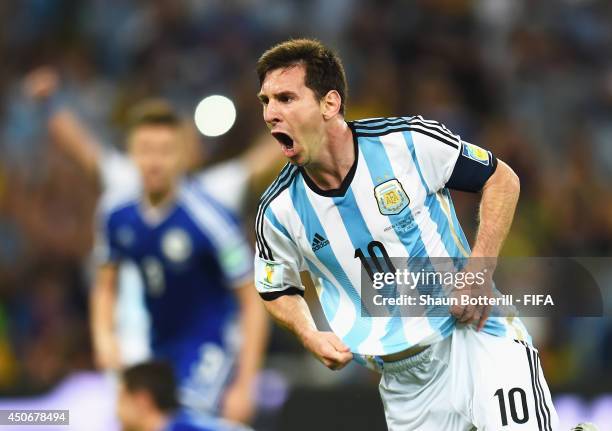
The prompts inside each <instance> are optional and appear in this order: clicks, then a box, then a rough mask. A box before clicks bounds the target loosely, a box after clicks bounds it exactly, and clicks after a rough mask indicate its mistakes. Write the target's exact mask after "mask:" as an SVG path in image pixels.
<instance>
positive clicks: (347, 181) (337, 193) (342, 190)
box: [298, 121, 359, 198]
mask: <svg viewBox="0 0 612 431" xmlns="http://www.w3.org/2000/svg"><path fill="white" fill-rule="evenodd" d="M346 124H347V125H348V126H349V128H350V129H351V134H352V135H353V148H354V151H355V160H354V161H353V165H352V166H351V168H350V169H349V171H348V173H347V174H346V176H345V177H344V179H343V180H342V182H341V183H340V187H338V188H337V189H330V190H323V189H321V188H320V187H319V186H317V185H316V184H315V182H314V181H313V180H312V179H311V178H310V177H309V176H308V174H307V173H306V169H304V168H303V167H301V166H299V167H298V169H299V171H300V172H301V174H302V178H304V182H305V183H306V185H307V186H308V188H309V189H310V190H312V191H313V192H314V193H316V194H318V195H321V196H325V197H330V198H333V197H343V196H344V195H345V194H346V191H347V190H348V188H349V187H350V185H351V182H352V181H353V177H354V176H355V172H356V171H357V163H358V162H359V147H358V145H357V133H355V129H354V128H353V122H352V121H347V123H346Z"/></svg>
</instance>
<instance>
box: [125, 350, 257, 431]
mask: <svg viewBox="0 0 612 431" xmlns="http://www.w3.org/2000/svg"><path fill="white" fill-rule="evenodd" d="M117 413H118V416H119V421H120V422H121V426H122V429H124V430H127V431H248V429H247V428H246V427H243V426H240V425H235V424H232V423H230V422H227V421H224V420H222V419H218V418H214V417H210V418H205V419H202V418H201V417H199V418H195V417H192V416H191V415H190V414H189V412H187V411H184V410H182V409H181V408H180V404H179V402H178V398H177V387H176V379H175V377H174V372H173V371H172V367H170V366H169V365H168V364H167V363H164V362H158V361H152V362H146V363H141V364H137V365H134V366H131V367H129V368H127V369H125V370H124V371H122V372H121V379H120V382H119V397H118V399H117Z"/></svg>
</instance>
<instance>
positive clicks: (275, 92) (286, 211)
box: [255, 39, 558, 431]
mask: <svg viewBox="0 0 612 431" xmlns="http://www.w3.org/2000/svg"><path fill="white" fill-rule="evenodd" d="M257 73H258V76H259V80H260V84H261V88H260V91H259V94H258V97H259V100H260V101H261V104H262V107H263V117H264V120H265V122H266V124H267V125H268V127H269V129H270V132H271V134H272V135H273V136H274V137H275V138H276V139H277V140H278V142H279V143H280V148H281V151H282V152H283V154H284V155H285V157H287V159H288V160H289V163H288V164H287V165H286V167H285V168H284V169H283V170H282V171H281V173H280V174H279V176H278V178H277V179H276V180H275V181H274V182H273V183H272V185H271V186H270V187H269V188H268V190H267V191H266V192H265V193H264V194H263V196H262V197H261V200H260V204H259V210H258V215H257V220H256V233H257V250H256V256H255V266H256V267H255V282H256V287H257V289H258V291H259V293H260V295H261V297H262V298H263V299H264V302H265V305H266V308H267V309H268V311H269V312H270V313H271V314H272V316H273V317H274V318H275V319H276V320H277V321H278V322H280V323H281V324H282V325H284V326H286V327H287V328H289V329H290V330H291V331H292V332H294V333H295V335H296V336H297V337H298V338H299V340H300V341H301V342H302V343H303V345H304V347H305V348H306V349H308V350H309V351H311V352H312V354H313V355H314V356H315V357H317V358H318V359H319V360H320V361H321V362H322V363H323V364H325V365H326V366H327V367H329V368H331V369H340V368H342V367H344V366H345V365H346V364H347V363H348V362H349V361H350V360H351V359H352V358H355V359H357V360H359V361H364V359H365V360H367V361H368V362H369V363H371V364H373V365H375V366H376V367H377V368H378V369H380V370H381V371H382V378H381V381H380V385H379V389H380V394H381V397H382V400H383V405H384V408H385V415H386V419H387V424H388V427H389V429H390V430H392V431H395V430H419V431H427V430H432V431H434V430H435V431H440V430H444V431H455V430H457V431H458V430H471V429H473V428H474V427H476V428H477V429H478V430H500V429H504V430H506V429H508V430H510V429H521V430H554V429H556V427H557V423H558V419H557V414H556V412H555V409H554V406H553V405H552V402H551V397H550V393H549V390H548V387H547V384H546V381H545V380H544V376H543V373H542V370H541V367H540V359H539V357H538V353H537V350H536V349H535V348H534V347H533V346H532V344H531V338H530V337H529V335H528V334H527V331H526V330H525V327H524V326H523V324H522V323H521V321H520V320H519V319H518V318H512V317H508V318H505V317H499V316H497V317H490V318H488V314H489V310H488V309H487V308H486V307H483V306H465V307H463V306H455V307H453V308H452V309H451V310H450V311H451V312H452V314H450V313H449V314H448V315H447V316H441V317H430V316H429V315H424V316H422V317H406V316H402V315H392V316H388V317H371V316H369V315H368V314H367V313H363V312H362V308H361V299H362V297H361V291H360V288H361V267H362V266H364V270H366V271H367V270H368V268H367V266H368V265H370V262H371V261H376V260H377V259H378V260H380V259H383V258H387V257H389V256H393V257H403V258H404V260H407V259H406V258H438V257H439V258H453V259H454V258H467V257H469V259H468V263H467V265H466V267H478V266H479V263H478V260H479V259H478V258H479V257H486V258H489V259H491V258H493V260H494V259H495V258H496V257H497V256H498V254H499V251H500V248H501V246H502V243H503V240H504V238H505V237H506V235H507V233H508V230H509V228H510V225H511V221H512V218H513V213H514V209H515V206H516V202H517V200H518V196H519V180H518V178H517V176H516V175H515V174H514V172H513V171H512V170H511V168H510V167H509V166H508V165H507V164H505V163H504V162H502V161H501V160H498V159H496V158H495V156H493V155H492V154H491V153H490V152H489V151H486V150H484V149H482V148H480V147H477V146H475V145H472V144H470V143H468V142H465V141H462V140H461V139H460V138H459V137H458V136H457V135H454V134H453V133H451V132H450V131H449V130H448V129H447V128H446V127H444V126H443V125H441V124H439V123H437V122H435V121H428V120H425V119H423V118H421V117H420V116H411V117H394V118H372V119H366V120H360V121H354V122H346V121H345V119H344V112H345V103H346V94H347V90H346V80H345V74H344V70H343V67H342V64H341V61H340V59H339V58H338V57H337V56H336V55H335V54H334V53H333V52H332V51H331V50H329V49H328V48H327V47H325V46H324V45H322V44H321V43H319V42H318V41H314V40H308V39H298V40H289V41H286V42H284V43H281V44H279V45H277V46H275V47H273V48H271V49H270V50H268V51H266V52H265V53H264V54H263V55H262V56H261V57H260V59H259V61H258V63H257ZM449 189H458V190H464V191H471V192H479V193H481V201H480V222H479V229H478V234H477V236H476V239H475V242H474V246H473V248H472V250H471V251H470V246H469V244H468V242H467V240H466V238H465V236H464V234H463V232H462V230H461V227H460V225H459V222H458V220H457V218H456V216H455V211H454V209H453V204H452V202H451V199H450V193H449ZM368 259H371V260H368ZM300 271H309V272H310V274H311V275H312V278H313V279H314V280H315V281H316V282H317V284H318V286H317V293H318V295H319V299H320V301H321V304H322V307H323V311H324V313H325V315H326V317H327V319H328V321H329V324H330V327H331V329H332V331H333V332H322V331H319V330H317V328H316V326H315V324H314V322H313V318H312V316H311V314H310V312H309V309H308V307H307V305H306V303H305V301H304V299H303V290H304V288H303V286H302V285H301V283H300V277H299V273H300Z"/></svg>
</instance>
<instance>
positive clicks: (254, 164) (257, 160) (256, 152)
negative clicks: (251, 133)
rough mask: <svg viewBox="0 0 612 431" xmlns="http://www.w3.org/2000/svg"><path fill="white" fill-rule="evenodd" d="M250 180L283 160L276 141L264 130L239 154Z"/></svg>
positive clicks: (254, 179)
mask: <svg viewBox="0 0 612 431" xmlns="http://www.w3.org/2000/svg"><path fill="white" fill-rule="evenodd" d="M240 159H241V160H242V163H243V165H244V166H245V168H246V171H247V172H248V175H249V180H250V181H257V178H260V177H261V176H263V175H265V174H266V173H267V172H268V171H269V170H270V169H272V168H273V167H274V166H276V165H279V164H281V163H282V162H283V161H284V156H283V153H282V152H280V151H278V143H277V142H276V140H275V139H274V138H273V137H272V136H271V135H270V133H269V132H268V131H267V130H266V132H265V133H262V134H260V135H259V136H258V137H257V138H256V139H255V141H254V142H253V144H252V145H251V146H250V147H249V148H248V149H247V150H246V151H245V152H244V153H243V154H242V155H240Z"/></svg>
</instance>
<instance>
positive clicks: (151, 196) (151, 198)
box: [144, 187, 174, 208]
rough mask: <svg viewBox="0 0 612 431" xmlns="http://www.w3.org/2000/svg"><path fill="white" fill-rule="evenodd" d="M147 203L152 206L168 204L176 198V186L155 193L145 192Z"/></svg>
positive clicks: (158, 206)
mask: <svg viewBox="0 0 612 431" xmlns="http://www.w3.org/2000/svg"><path fill="white" fill-rule="evenodd" d="M144 197H145V203H146V204H147V205H148V206H150V207H152V208H161V207H164V206H166V205H168V204H169V203H170V202H171V201H172V200H173V199H174V187H169V188H168V189H167V190H164V191H161V192H154V193H145V196H144Z"/></svg>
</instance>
